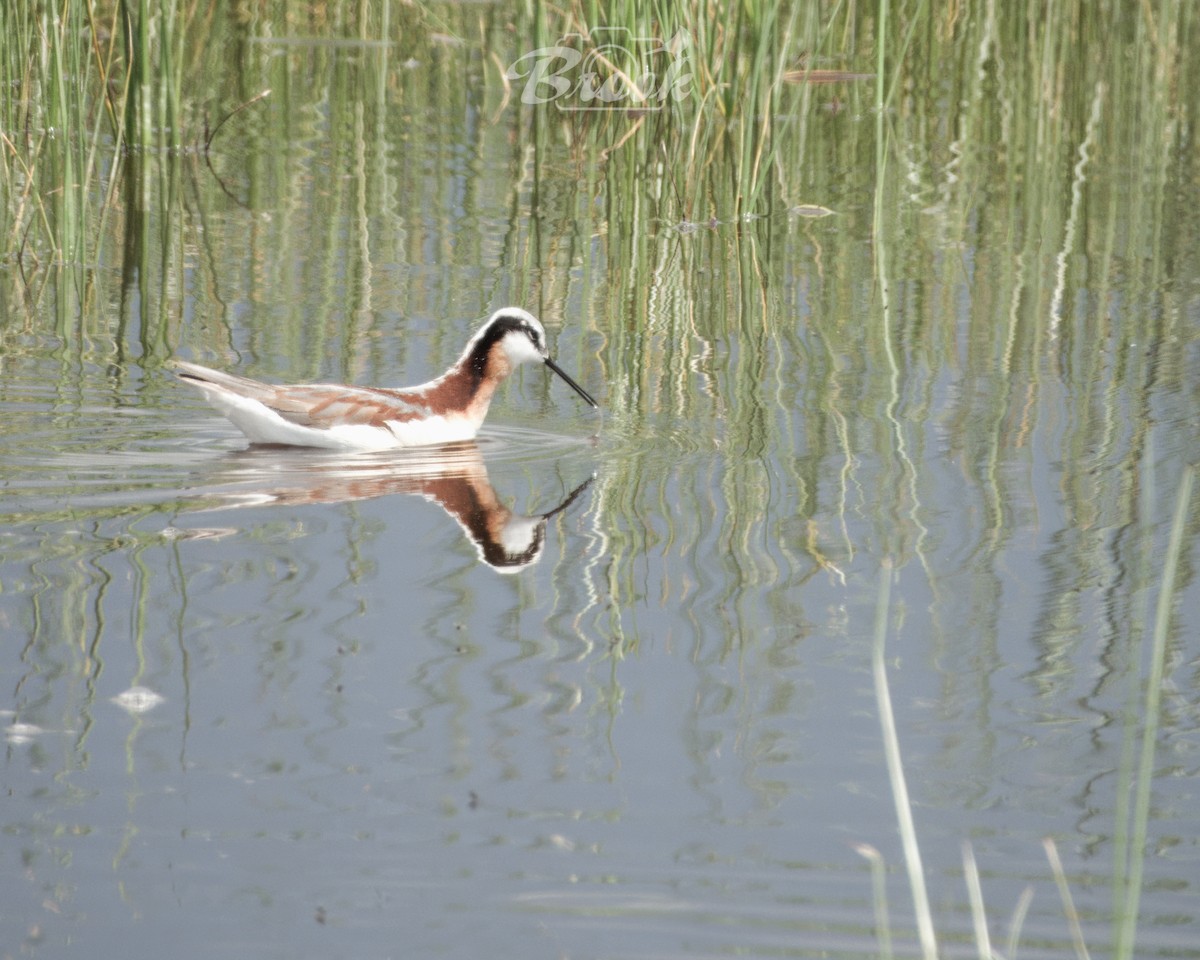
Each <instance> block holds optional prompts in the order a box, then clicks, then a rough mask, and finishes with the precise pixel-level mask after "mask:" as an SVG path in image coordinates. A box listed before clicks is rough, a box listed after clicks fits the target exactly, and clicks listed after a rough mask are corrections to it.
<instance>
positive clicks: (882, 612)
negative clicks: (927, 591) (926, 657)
mask: <svg viewBox="0 0 1200 960" xmlns="http://www.w3.org/2000/svg"><path fill="white" fill-rule="evenodd" d="M879 579H880V584H879V600H878V603H877V604H876V607H875V646H874V652H873V655H872V657H871V672H872V673H873V674H874V676H875V699H876V702H877V703H878V704H879V723H880V725H881V726H882V727H883V750H884V755H885V756H886V757H887V767H888V780H889V782H890V783H891V787H892V797H893V798H894V799H895V801H896V819H897V821H898V822H899V826H900V842H901V844H902V845H903V847H904V864H905V866H906V867H907V868H908V884H909V887H910V888H911V889H912V898H913V909H914V911H915V912H916V916H917V935H918V937H919V938H920V940H921V952H922V954H923V955H924V957H925V960H936V958H937V937H936V936H935V934H934V932H933V915H932V913H931V912H930V909H929V894H928V893H927V892H926V890H925V871H924V868H923V867H922V866H921V850H920V847H919V846H918V844H917V828H916V826H915V825H914V824H913V816H912V805H911V804H910V802H909V799H908V784H907V783H906V782H905V779H904V765H903V763H902V762H901V760H900V738H899V737H898V736H897V734H896V718H895V716H894V714H893V713H892V696H891V693H890V692H889V690H888V682H887V666H886V665H885V664H884V661H883V649H884V642H885V641H886V639H887V624H888V608H889V604H890V601H891V591H892V566H891V564H890V563H885V564H884V567H883V572H882V575H881V576H880V578H879Z"/></svg>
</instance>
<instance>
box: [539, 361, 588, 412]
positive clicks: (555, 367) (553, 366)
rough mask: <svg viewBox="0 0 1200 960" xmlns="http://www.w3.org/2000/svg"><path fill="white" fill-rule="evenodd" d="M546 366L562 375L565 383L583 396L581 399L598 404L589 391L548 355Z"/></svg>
mask: <svg viewBox="0 0 1200 960" xmlns="http://www.w3.org/2000/svg"><path fill="white" fill-rule="evenodd" d="M546 366H548V367H549V368H550V369H551V370H553V371H554V372H555V373H557V374H558V375H559V376H560V377H562V378H563V379H564V380H566V381H567V383H568V384H569V385H570V387H571V389H572V390H574V391H575V392H576V393H577V394H579V395H580V396H581V397H583V399H584V400H586V401H587V402H588V403H590V404H591V405H592V406H593V407H599V406H600V404H598V403H597V402H596V401H595V400H593V399H592V395H591V394H590V393H588V392H587V391H586V390H584V389H583V387H581V386H580V385H579V384H577V383H576V382H575V381H574V380H572V379H571V378H570V377H568V376H567V372H566V371H565V370H564V369H563V368H562V367H560V366H559V365H558V364H557V363H555V362H554V361H553V360H551V359H550V358H549V357H547V358H546Z"/></svg>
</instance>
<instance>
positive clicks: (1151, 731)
mask: <svg viewBox="0 0 1200 960" xmlns="http://www.w3.org/2000/svg"><path fill="white" fill-rule="evenodd" d="M1195 476H1196V468H1195V467H1194V466H1192V467H1188V469H1187V470H1185V471H1184V474H1183V480H1182V481H1180V484H1179V494H1178V496H1177V497H1176V501H1175V517H1174V519H1173V520H1172V522H1171V535H1170V539H1169V541H1168V543H1167V556H1166V559H1165V561H1164V562H1163V573H1162V588H1161V589H1160V591H1159V594H1158V604H1157V606H1156V608H1155V611H1154V633H1153V636H1152V639H1151V649H1150V676H1149V678H1148V680H1147V689H1146V707H1145V710H1144V711H1143V717H1144V719H1145V726H1144V727H1143V728H1142V747H1141V755H1140V762H1139V764H1138V772H1137V790H1136V794H1135V799H1134V804H1133V827H1132V831H1131V839H1130V852H1129V883H1128V887H1127V888H1126V891H1125V909H1124V914H1123V915H1122V916H1120V917H1117V918H1116V925H1117V944H1116V948H1115V950H1114V952H1113V955H1114V957H1116V958H1118V960H1122V958H1126V957H1132V956H1133V955H1134V954H1133V950H1134V943H1135V941H1136V939H1137V916H1138V909H1139V906H1140V901H1141V894H1142V878H1143V874H1144V871H1145V858H1146V825H1147V823H1148V822H1149V819H1150V786H1151V783H1152V781H1153V778H1154V752H1155V743H1156V741H1157V739H1158V724H1159V719H1160V713H1161V710H1162V684H1163V674H1164V671H1165V666H1166V660H1167V632H1168V630H1169V628H1170V621H1171V606H1172V602H1173V601H1174V598H1175V575H1176V572H1177V571H1178V569H1179V554H1180V553H1181V552H1182V550H1183V534H1184V530H1185V528H1186V526H1187V518H1188V507H1189V506H1190V505H1191V499H1192V482H1193V481H1194V479H1195Z"/></svg>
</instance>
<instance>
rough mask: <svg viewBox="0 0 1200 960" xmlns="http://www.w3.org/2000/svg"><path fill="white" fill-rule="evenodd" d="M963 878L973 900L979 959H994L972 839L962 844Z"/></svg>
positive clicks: (972, 922) (976, 945)
mask: <svg viewBox="0 0 1200 960" xmlns="http://www.w3.org/2000/svg"><path fill="white" fill-rule="evenodd" d="M962 856H963V878H964V879H965V880H966V883H967V896H968V897H969V898H970V901H971V926H972V927H973V928H974V930H975V947H976V949H977V950H978V951H979V960H992V957H993V956H995V954H993V953H992V938H991V937H990V936H989V935H988V926H987V914H986V912H985V911H984V909H983V885H982V884H981V883H980V882H979V865H978V864H977V863H976V862H975V851H974V850H972V849H971V844H970V841H967V840H964V841H963V845H962Z"/></svg>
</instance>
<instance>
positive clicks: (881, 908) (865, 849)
mask: <svg viewBox="0 0 1200 960" xmlns="http://www.w3.org/2000/svg"><path fill="white" fill-rule="evenodd" d="M854 849H855V852H857V853H858V855H859V856H860V857H864V858H865V859H866V861H867V862H868V863H869V864H870V865H871V897H872V900H873V901H874V904H875V939H876V940H877V941H878V942H879V958H880V960H892V926H891V920H890V919H889V918H888V902H887V875H886V873H885V872H884V863H883V854H881V853H880V852H879V851H878V850H876V849H875V848H874V847H873V846H871V845H870V844H869V843H859V844H855V846H854Z"/></svg>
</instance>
